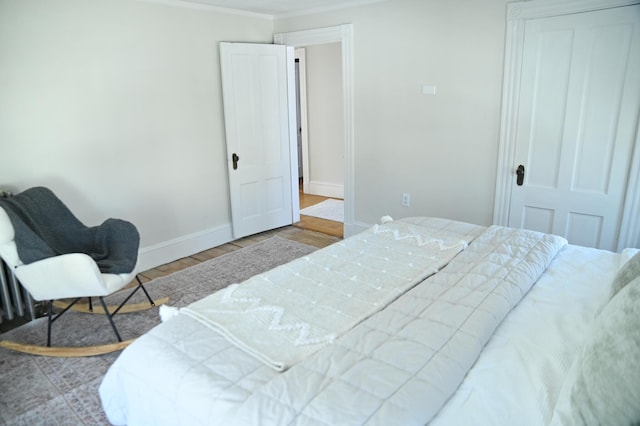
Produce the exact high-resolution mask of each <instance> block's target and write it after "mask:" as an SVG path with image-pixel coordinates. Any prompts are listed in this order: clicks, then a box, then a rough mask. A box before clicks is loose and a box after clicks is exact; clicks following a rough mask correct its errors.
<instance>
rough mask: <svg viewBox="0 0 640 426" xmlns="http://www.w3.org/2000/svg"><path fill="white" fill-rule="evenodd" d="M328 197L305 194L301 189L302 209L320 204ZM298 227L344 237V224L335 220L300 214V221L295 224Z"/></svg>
mask: <svg viewBox="0 0 640 426" xmlns="http://www.w3.org/2000/svg"><path fill="white" fill-rule="evenodd" d="M326 199H327V197H321V196H319V195H311V194H305V193H303V192H302V191H300V209H301V210H302V209H304V208H306V207H309V206H313V205H314V204H318V203H321V202H323V201H324V200H326ZM293 225H294V226H297V227H298V228H303V229H310V230H312V231H318V232H322V233H323V234H327V235H333V236H334V237H339V238H343V237H344V224H343V223H342V222H335V221H333V220H326V219H320V218H318V217H313V216H306V215H303V214H301V215H300V222H296V223H294V224H293Z"/></svg>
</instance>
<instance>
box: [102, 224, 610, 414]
mask: <svg viewBox="0 0 640 426" xmlns="http://www.w3.org/2000/svg"><path fill="white" fill-rule="evenodd" d="M418 221H419V220H418ZM432 223H433V222H432ZM442 223H449V222H442ZM447 226H449V227H452V226H453V227H458V228H459V229H466V232H469V233H472V234H473V233H476V234H477V233H478V232H479V231H480V230H481V229H482V228H479V227H474V226H472V225H467V224H460V223H459V222H450V223H449V224H448V225H447ZM482 241H483V240H482V239H481V238H480V239H478V240H476V242H475V243H472V244H471V246H470V248H474V244H475V247H476V248H477V250H475V251H476V253H482V249H481V248H479V243H482ZM476 243H478V244H476ZM554 244H555V243H554ZM517 251H518V250H515V249H514V248H513V247H511V248H508V247H503V248H500V249H499V251H498V252H497V254H496V252H495V251H493V252H491V253H492V254H487V255H486V256H487V257H488V258H489V260H490V262H488V263H487V265H488V266H485V267H486V268H489V269H488V270H492V269H493V268H492V267H491V265H492V264H495V265H500V264H504V262H503V260H502V259H503V258H506V257H507V254H509V253H511V252H517ZM473 253H474V250H469V249H467V250H465V251H464V252H463V253H462V254H461V255H459V256H458V257H457V258H456V259H454V261H453V262H452V264H450V265H449V266H452V265H458V266H456V267H457V268H459V269H457V270H456V269H451V270H450V272H449V278H450V277H457V281H460V279H462V277H464V276H466V277H470V275H466V274H464V273H463V272H467V271H465V268H467V269H469V267H468V265H470V264H469V263H465V261H464V257H465V256H472V255H473ZM487 253H489V252H487ZM551 257H553V256H551ZM494 259H495V260H496V261H494ZM498 260H499V261H498ZM474 261H475V260H474ZM619 262H620V256H619V255H616V254H613V253H609V252H603V251H598V250H593V249H584V248H578V247H574V246H566V247H565V248H563V249H562V250H561V251H560V254H559V255H558V256H557V257H556V259H555V260H554V261H553V262H552V263H551V265H550V266H549V268H548V269H547V270H546V272H545V273H544V274H543V275H542V277H541V278H540V280H539V281H538V283H537V284H536V285H535V286H534V287H533V289H532V290H531V291H530V292H529V294H528V295H527V296H526V297H525V298H524V300H523V301H522V302H520V304H519V305H518V306H517V307H516V308H515V309H514V310H513V312H511V314H509V316H508V317H507V319H506V320H505V321H504V323H503V324H502V325H500V327H498V329H497V330H496V331H495V334H494V335H493V337H492V338H491V340H490V341H489V343H488V344H487V345H486V347H485V348H484V350H482V346H483V345H484V343H485V342H486V340H487V339H488V337H486V338H485V337H480V338H478V336H484V335H485V332H486V331H487V330H488V332H489V333H490V334H489V336H490V335H491V333H493V329H495V327H496V326H497V325H498V324H499V323H500V321H502V318H501V317H500V315H502V314H500V315H498V316H496V317H495V318H491V315H485V314H483V315H479V316H478V315H476V316H474V317H472V318H475V319H477V320H474V321H467V325H468V326H469V328H468V329H466V330H464V329H463V332H462V335H464V334H465V333H467V334H474V336H472V337H473V338H471V339H466V340H465V339H460V335H461V333H458V334H454V335H453V336H457V337H449V338H448V339H450V340H455V342H454V344H453V345H450V346H447V345H443V348H444V349H443V350H441V351H439V352H438V353H439V354H440V358H438V357H433V356H432V355H433V352H431V351H429V350H428V349H427V348H425V346H424V344H423V343H422V342H423V341H431V340H433V335H435V336H436V338H437V336H438V335H439V333H440V331H441V330H439V329H438V327H435V328H434V327H433V325H434V324H433V320H432V319H425V318H424V317H423V316H422V317H421V312H422V311H425V303H427V304H429V303H431V302H429V301H430V300H432V299H433V294H434V292H435V293H438V292H441V291H439V290H438V289H439V288H440V289H445V290H446V288H448V287H446V286H448V285H449V284H448V283H450V282H451V281H450V280H449V278H447V274H443V272H445V271H447V268H449V267H447V268H445V270H444V271H442V272H440V273H438V274H436V275H435V276H434V277H432V278H431V279H427V280H426V281H425V283H422V284H419V285H418V286H417V287H416V288H415V289H413V290H411V291H410V292H409V293H407V295H405V296H402V297H400V298H399V299H398V300H397V301H396V302H394V303H393V304H392V305H390V306H389V307H388V308H387V309H385V310H383V311H382V312H379V313H378V314H375V315H373V316H372V317H371V318H369V319H367V320H366V321H364V322H363V323H362V324H360V325H359V326H356V327H355V328H354V329H353V330H352V331H350V332H348V333H347V334H346V335H345V336H343V337H342V338H340V339H338V340H337V341H336V342H335V343H333V344H331V345H329V346H328V347H326V348H324V349H322V350H320V351H319V352H317V353H315V354H314V355H312V356H310V357H309V358H308V359H306V360H304V361H302V362H301V363H299V364H297V365H295V366H293V367H292V368H290V369H289V370H288V371H286V372H284V373H279V372H276V371H275V370H273V369H271V368H269V367H268V366H266V365H265V364H264V363H262V362H260V361H259V360H258V359H257V358H255V357H253V356H251V355H249V354H247V353H246V352H244V351H242V350H240V349H238V347H236V346H235V345H234V344H232V343H229V341H228V340H227V339H225V338H224V337H223V336H222V335H220V334H218V333H216V332H215V331H213V330H211V329H209V328H207V327H205V326H203V325H202V324H200V323H199V322H197V321H195V320H194V319H192V318H190V317H188V316H185V315H179V316H177V317H175V318H174V319H172V320H170V321H168V322H166V323H164V324H162V325H160V326H158V327H156V328H155V329H153V330H151V331H150V332H149V333H148V334H147V335H145V336H143V337H141V338H140V339H138V341H136V342H135V343H134V344H133V345H132V346H130V347H129V348H128V349H127V350H125V351H124V352H123V354H122V355H121V356H120V358H119V359H118V360H117V361H116V363H115V364H114V365H113V367H112V368H111V369H110V371H109V373H108V374H107V376H106V377H105V380H104V382H103V384H102V386H101V389H100V392H101V397H102V401H103V406H104V408H105V411H106V413H107V415H108V417H109V419H110V420H111V421H112V422H113V423H115V424H131V425H134V424H236V423H244V424H283V423H284V424H363V423H369V424H388V422H389V421H391V420H393V421H394V422H395V423H397V422H400V423H402V424H424V423H425V422H427V421H429V420H430V419H431V418H432V417H433V415H435V414H436V413H438V411H439V413H438V414H437V416H436V417H435V418H434V419H433V423H434V424H478V423H482V424H509V423H511V422H512V421H513V419H514V418H517V419H519V422H520V421H521V420H523V419H525V420H526V421H530V424H545V423H548V421H549V420H550V419H551V416H552V414H553V410H554V406H555V401H556V399H557V395H558V392H559V388H560V386H561V384H562V383H561V382H562V374H557V373H562V372H563V371H564V370H565V369H567V368H568V366H570V364H571V361H572V354H573V351H574V349H575V347H576V346H577V345H579V343H580V341H581V339H582V335H583V334H584V330H585V329H586V325H587V324H588V322H589V320H590V318H591V317H592V315H593V312H594V311H596V310H597V309H598V308H599V307H600V306H601V305H602V304H603V303H604V300H605V299H606V294H607V293H608V289H609V288H608V285H609V283H610V282H611V279H612V278H613V274H615V271H616V270H617V267H618V264H619ZM465 265H466V266H465ZM522 265H525V266H520V267H519V270H518V268H517V267H515V266H514V265H512V266H514V267H510V268H508V271H507V273H506V274H503V273H502V272H499V273H497V274H494V276H499V277H500V280H501V281H503V282H504V281H505V280H506V282H507V283H509V284H511V283H515V281H513V280H512V279H511V278H510V277H513V276H514V275H518V274H520V275H526V276H529V277H530V278H531V277H534V278H532V279H531V283H533V281H535V279H536V278H537V275H536V274H537V273H538V272H535V271H532V269H535V268H531V267H529V266H526V265H528V264H522ZM545 266H546V265H545ZM496 269H497V268H496ZM485 272H487V271H484V272H483V273H482V274H481V275H484V276H487V275H491V274H487V273H485ZM539 272H540V273H541V272H542V270H541V271H539ZM477 276H480V275H477ZM466 279H467V280H471V282H475V281H476V279H475V278H466ZM500 280H498V281H500ZM453 281H456V280H453ZM430 282H433V283H434V285H433V286H428V285H425V284H426V283H430ZM531 283H529V284H524V285H522V286H521V287H519V284H518V285H514V286H511V285H507V286H503V287H495V288H498V289H499V290H498V296H499V297H497V298H494V299H492V300H493V301H490V302H488V303H490V304H492V305H494V306H495V307H497V308H498V310H502V311H504V312H503V315H506V314H507V313H508V311H509V310H510V309H511V306H513V305H515V304H517V303H518V300H519V298H520V297H521V296H522V294H523V293H526V291H527V290H528V286H529V285H530V284H531ZM476 284H477V283H476ZM510 287H513V288H512V289H510ZM505 289H508V290H509V291H508V292H507V290H505ZM445 292H446V291H445ZM453 293H455V291H454V292H453ZM471 294H473V292H471V293H469V295H471ZM458 298H460V297H459V296H458ZM462 299H464V296H463V297H462ZM425 301H427V302H425ZM507 301H508V303H507ZM503 302H504V303H503ZM430 306H432V307H431V309H435V310H436V313H438V314H440V313H443V312H444V313H447V312H446V311H448V310H454V311H456V310H458V309H459V308H455V307H449V308H448V309H447V308H446V306H447V304H446V302H444V303H442V302H438V303H431V305H430ZM481 306H482V305H481ZM437 310H440V311H439V312H437ZM480 311H482V310H480ZM465 317H466V318H470V317H469V315H468V313H467V314H465ZM432 318H434V317H432ZM435 318H437V315H436V316H435ZM451 318H454V321H455V318H456V315H453V316H451ZM541 325H542V326H543V327H542V328H541V327H540V326H541ZM427 328H429V330H430V331H429V333H428V334H430V335H431V336H424V335H425V333H424V332H423V331H424V330H426V329H427ZM442 328H446V327H444V326H443V327H442ZM479 329H481V330H479ZM485 329H486V330H485ZM469 330H473V332H470V331H469ZM424 339H427V340H424ZM445 343H446V342H445ZM481 350H482V354H481V355H480V357H479V358H478V360H477V362H475V365H474V366H473V368H472V369H471V370H470V371H469V373H468V374H466V377H465V373H466V371H467V369H468V368H469V367H471V365H472V364H473V363H474V361H475V359H476V357H477V354H478V353H479V352H480V351H481ZM431 358H432V363H431V367H427V369H426V370H424V368H423V367H425V366H426V365H428V363H425V359H431ZM451 360H454V361H453V362H450V361H451ZM458 364H459V367H460V368H457V367H456V366H457V365H458ZM467 364H468V365H467ZM523 366H524V367H523ZM444 371H447V372H448V373H449V374H448V375H447V376H445V377H437V376H439V375H442V374H443V372H444ZM427 373H428V374H427ZM425 374H426V375H425ZM425 377H429V379H428V380H425ZM432 377H433V380H432V379H431V378H432ZM463 378H464V381H462V384H461V385H460V386H459V387H458V385H459V383H460V381H461V380H463ZM437 379H442V380H441V381H438V380H437ZM488 383H491V384H495V386H491V387H490V388H488V386H487V384H488ZM443 384H444V385H443ZM443 386H444V387H443ZM445 388H448V389H445ZM456 388H458V390H457V391H456V392H455V393H454V394H453V396H452V397H451V398H449V397H450V394H451V392H453V391H454V390H455V389H456ZM447 399H448V400H449V401H448V402H447V403H446V405H445V406H444V407H443V408H442V409H440V408H441V406H442V404H443V403H445V401H447ZM479 416H481V417H479ZM523 421H524V420H523ZM520 423H521V422H520Z"/></svg>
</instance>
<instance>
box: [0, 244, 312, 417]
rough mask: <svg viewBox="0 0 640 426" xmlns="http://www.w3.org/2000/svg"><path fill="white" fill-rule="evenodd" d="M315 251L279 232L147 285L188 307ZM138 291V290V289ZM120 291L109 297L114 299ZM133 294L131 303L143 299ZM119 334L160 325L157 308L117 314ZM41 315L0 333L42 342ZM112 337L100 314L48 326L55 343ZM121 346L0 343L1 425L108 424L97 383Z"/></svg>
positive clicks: (67, 318)
mask: <svg viewBox="0 0 640 426" xmlns="http://www.w3.org/2000/svg"><path fill="white" fill-rule="evenodd" d="M314 250H316V248H315V247H312V246H309V245H306V244H302V243H298V242H295V241H290V240H287V239H285V238H281V237H278V236H275V237H272V238H269V239H268V240H265V241H261V242H258V243H255V244H253V245H251V246H249V247H246V248H243V249H239V250H237V251H234V252H231V253H228V254H225V255H223V256H220V257H217V258H215V259H212V260H209V261H207V262H204V263H201V264H199V265H196V266H192V267H190V268H187V269H185V270H183V271H180V272H176V273H174V274H172V275H168V276H166V277H161V278H157V279H155V280H153V281H150V282H149V283H147V284H145V287H146V288H147V290H148V291H149V293H150V294H151V296H152V297H153V298H160V297H163V296H168V297H169V298H170V301H169V305H171V306H177V307H181V306H186V305H188V304H190V303H191V302H194V301H196V300H199V299H201V298H202V297H204V296H207V295H209V294H211V293H213V292H214V291H216V290H219V289H221V288H224V287H226V286H227V285H229V284H233V283H239V282H242V281H244V280H246V279H248V278H250V277H251V276H253V275H255V274H259V273H262V272H265V271H267V270H269V269H272V268H274V267H276V266H278V265H281V264H283V263H286V262H289V261H291V260H293V259H296V258H298V257H300V256H304V255H307V254H309V253H311V252H313V251H314ZM139 293H141V292H139ZM123 297H124V296H123V295H122V294H115V295H113V296H110V297H109V300H108V301H107V302H108V303H109V304H116V303H117V302H118V300H121V299H122V298H123ZM144 300H145V299H144V295H143V294H136V296H134V297H133V298H132V300H131V301H130V303H139V302H143V301H144ZM115 322H116V325H117V327H118V330H119V331H120V334H121V335H122V338H123V339H124V340H126V339H130V338H133V337H137V336H139V335H141V334H142V333H144V332H146V331H148V330H150V329H151V328H152V327H154V326H156V325H157V324H159V323H160V319H159V316H158V308H153V309H150V310H147V311H142V312H136V313H131V314H121V315H117V316H116V317H115ZM46 328H47V321H46V318H40V319H37V320H35V321H32V322H30V323H28V324H25V325H23V326H21V327H18V328H16V329H14V330H11V331H9V332H7V333H4V334H1V335H0V339H2V340H13V341H18V342H23V343H32V344H40V345H42V344H44V343H45V341H46V333H47V332H46ZM111 342H115V335H114V334H113V330H112V329H111V327H110V326H109V324H108V322H107V319H106V318H105V317H104V316H102V315H91V314H82V313H76V312H68V313H66V314H65V315H64V316H62V317H60V319H59V320H57V321H56V322H55V323H54V324H53V332H52V346H86V345H93V344H101V343H111ZM118 355H119V352H115V353H111V354H106V355H101V356H95V357H87V358H48V357H40V356H34V355H26V354H20V353H17V352H12V351H9V350H7V349H4V348H1V347H0V424H7V425H35V424H38V425H42V424H47V425H108V424H109V422H108V421H107V419H106V417H105V416H104V413H103V411H102V406H101V403H100V397H99V395H98V387H99V386H100V383H101V381H102V378H103V376H104V374H105V373H106V372H107V370H108V368H109V367H110V366H111V364H112V363H113V362H114V361H115V360H116V358H117V357H118Z"/></svg>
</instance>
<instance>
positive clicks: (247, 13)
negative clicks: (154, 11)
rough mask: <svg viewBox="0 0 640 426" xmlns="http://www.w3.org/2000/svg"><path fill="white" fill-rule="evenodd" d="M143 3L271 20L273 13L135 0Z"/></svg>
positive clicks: (179, 0) (181, 0)
mask: <svg viewBox="0 0 640 426" xmlns="http://www.w3.org/2000/svg"><path fill="white" fill-rule="evenodd" d="M135 1H141V2H145V3H156V4H162V5H165V6H172V7H181V8H185V9H194V10H203V11H207V12H216V13H226V14H229V15H240V16H249V17H252V18H260V19H268V20H273V17H274V16H273V15H269V14H266V13H257V12H250V11H247V10H240V9H233V8H228V7H221V6H213V5H210V4H204V3H198V2H193V1H187V0H135Z"/></svg>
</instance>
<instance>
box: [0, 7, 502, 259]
mask: <svg viewBox="0 0 640 426" xmlns="http://www.w3.org/2000/svg"><path fill="white" fill-rule="evenodd" d="M505 3H506V0H482V1H470V0H448V1H442V0H394V1H390V2H382V3H377V4H373V5H368V6H362V7H358V8H353V9H345V10H342V11H335V12H331V13H323V14H316V15H311V16H300V17H293V18H287V19H280V20H276V21H275V22H272V21H271V20H269V19H263V18H259V17H251V16H239V15H228V14H221V13H216V12H210V11H205V10H197V9H186V8H179V7H171V6H165V5H162V4H154V3H148V2H138V1H134V0H56V1H55V2H53V1H49V0H0V156H1V162H2V163H1V165H0V187H2V188H8V189H12V190H13V191H20V190H23V189H26V188H28V187H30V186H34V185H46V186H49V187H51V188H52V189H53V190H54V191H55V192H56V193H58V194H59V196H60V197H61V198H62V199H63V200H64V201H65V202H66V203H67V204H68V205H69V207H70V208H71V209H72V210H73V211H74V212H76V214H77V215H78V216H79V218H80V219H81V220H83V221H84V222H85V223H87V224H96V223H99V222H101V221H102V220H104V219H106V218H107V217H121V218H124V219H128V220H131V221H132V222H134V223H135V224H136V225H137V226H138V228H139V229H140V232H141V236H142V247H143V253H142V256H141V260H142V261H143V266H144V268H146V267H151V266H154V265H157V264H159V263H163V262H166V261H169V260H172V259H175V258H178V257H182V256H185V255H188V254H190V253H192V252H194V251H198V250H201V249H204V248H208V247H211V246H214V245H218V244H221V243H224V242H226V241H228V240H230V239H231V231H230V223H229V222H230V207H229V201H228V189H227V176H226V159H225V157H226V152H225V151H226V150H225V144H224V127H223V115H222V98H221V91H220V76H219V62H218V42H219V41H254V42H268V41H270V40H271V38H272V34H273V32H274V26H275V32H283V31H290V30H299V29H308V28H317V27H323V26H331V25H338V24H342V23H347V22H351V23H353V29H354V55H355V56H354V71H355V85H354V92H355V93H354V95H355V104H354V111H355V180H356V183H355V184H356V187H355V194H356V197H355V198H356V199H355V215H356V220H357V221H358V222H359V223H361V224H367V223H374V222H376V221H378V219H379V217H380V216H382V215H384V214H391V215H393V216H396V217H400V216H409V215H433V216H443V217H450V218H453V219H459V220H466V221H470V222H476V223H481V224H488V223H490V222H491V218H492V209H493V192H494V182H495V167H496V162H497V160H496V158H497V147H498V128H499V110H500V95H501V93H500V92H501V80H502V61H503V45H504V29H505V17H504V15H505ZM424 84H435V85H437V95H436V96H424V95H422V94H421V88H422V85H424ZM402 192H410V193H411V195H412V205H411V207H408V208H405V207H401V205H400V198H401V197H400V196H401V193H402Z"/></svg>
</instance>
